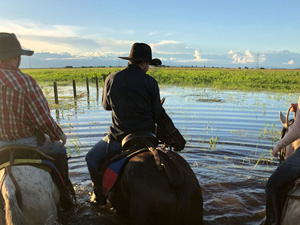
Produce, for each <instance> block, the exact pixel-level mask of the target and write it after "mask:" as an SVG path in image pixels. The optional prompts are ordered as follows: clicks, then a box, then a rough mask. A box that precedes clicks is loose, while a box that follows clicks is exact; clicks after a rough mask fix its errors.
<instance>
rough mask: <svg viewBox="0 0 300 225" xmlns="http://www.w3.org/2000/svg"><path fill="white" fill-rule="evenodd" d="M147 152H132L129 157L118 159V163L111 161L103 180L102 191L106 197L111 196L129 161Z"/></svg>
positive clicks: (141, 150) (144, 149)
mask: <svg viewBox="0 0 300 225" xmlns="http://www.w3.org/2000/svg"><path fill="white" fill-rule="evenodd" d="M146 150H147V149H146V148H143V149H140V150H136V151H134V152H130V153H129V154H128V155H126V154H124V157H122V158H120V159H118V160H117V161H110V163H109V165H108V167H107V168H106V170H105V172H104V174H103V178H102V191H103V194H104V195H105V196H106V197H108V196H109V191H110V190H111V189H112V188H113V186H114V184H115V183H116V181H117V179H118V176H119V174H120V172H121V171H122V168H123V167H124V166H125V165H126V163H127V161H129V160H130V158H131V157H133V156H134V155H136V154H138V153H140V152H143V151H146Z"/></svg>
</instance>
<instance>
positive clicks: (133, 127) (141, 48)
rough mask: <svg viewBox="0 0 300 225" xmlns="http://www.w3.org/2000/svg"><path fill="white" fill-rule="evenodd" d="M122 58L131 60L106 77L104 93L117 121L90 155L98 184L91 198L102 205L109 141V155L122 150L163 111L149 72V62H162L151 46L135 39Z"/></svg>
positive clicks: (104, 100)
mask: <svg viewBox="0 0 300 225" xmlns="http://www.w3.org/2000/svg"><path fill="white" fill-rule="evenodd" d="M120 58H121V59H127V60H129V65H128V66H127V67H126V68H125V69H124V70H122V71H120V72H116V73H113V74H111V75H109V76H108V77H107V78H106V80H105V84H104V88H103V96H102V106H103V108H104V109H105V110H111V111H112V123H113V124H112V125H111V126H110V128H109V133H108V135H107V136H105V137H104V138H103V139H102V140H100V141H99V142H98V143H97V144H96V145H95V146H94V147H93V148H92V149H91V150H90V151H89V152H88V153H87V155H86V162H87V165H88V169H89V172H90V176H91V180H92V183H93V188H94V196H93V198H92V199H91V201H93V202H95V203H97V204H98V205H100V206H105V205H106V198H105V197H104V195H103V193H102V184H101V182H102V172H101V166H102V165H103V164H104V161H105V157H106V151H107V145H108V142H109V143H110V144H109V150H108V155H112V154H115V153H117V152H119V151H120V150H121V141H122V139H123V138H124V137H125V136H126V135H128V134H130V133H133V132H137V131H149V132H153V131H154V128H155V122H156V121H157V120H158V119H159V118H160V116H161V114H162V112H163V109H162V105H161V102H160V94H159V87H158V84H157V81H156V80H155V79H154V78H153V77H151V76H149V75H147V74H146V72H147V71H148V69H149V65H156V66H158V65H161V61H160V60H159V59H152V52H151V48H150V46H149V45H147V44H144V43H135V44H133V46H132V48H131V52H130V55H129V56H128V57H120Z"/></svg>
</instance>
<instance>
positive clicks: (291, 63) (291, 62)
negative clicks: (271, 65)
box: [283, 60, 295, 65]
mask: <svg viewBox="0 0 300 225" xmlns="http://www.w3.org/2000/svg"><path fill="white" fill-rule="evenodd" d="M294 63H295V61H294V60H290V61H288V62H287V63H283V64H285V65H293V64H294Z"/></svg>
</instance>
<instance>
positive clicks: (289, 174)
mask: <svg viewBox="0 0 300 225" xmlns="http://www.w3.org/2000/svg"><path fill="white" fill-rule="evenodd" d="M298 178H300V148H298V149H297V150H296V151H295V152H294V154H292V155H291V156H290V157H288V158H287V159H286V160H285V161H283V162H282V163H281V164H280V165H279V166H278V167H277V169H276V170H275V171H274V172H273V174H272V175H271V176H270V178H269V180H268V182H267V185H266V200H267V207H266V215H267V220H269V218H268V215H274V214H276V213H277V214H278V213H281V210H282V209H283V206H284V202H285V199H286V194H287V191H288V190H287V187H288V185H289V184H292V183H293V182H294V181H295V180H296V179H298ZM268 202H271V205H270V204H268ZM274 206H275V207H274ZM276 211H277V212H276ZM278 216H279V218H280V215H278Z"/></svg>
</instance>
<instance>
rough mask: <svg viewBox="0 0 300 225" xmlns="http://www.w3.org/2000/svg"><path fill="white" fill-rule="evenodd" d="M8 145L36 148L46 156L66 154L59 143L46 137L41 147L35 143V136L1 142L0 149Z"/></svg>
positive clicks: (63, 147) (64, 148)
mask: <svg viewBox="0 0 300 225" xmlns="http://www.w3.org/2000/svg"><path fill="white" fill-rule="evenodd" d="M8 145H29V146H32V147H35V148H38V149H39V150H40V151H41V152H43V153H45V154H46V155H50V156H51V155H63V154H66V147H65V146H60V145H61V142H60V141H51V140H50V138H49V137H48V136H47V135H46V141H45V143H44V144H43V145H42V146H39V145H38V144H37V141H36V137H35V136H31V137H28V138H19V139H15V140H11V141H1V140H0V148H1V147H5V146H8Z"/></svg>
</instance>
